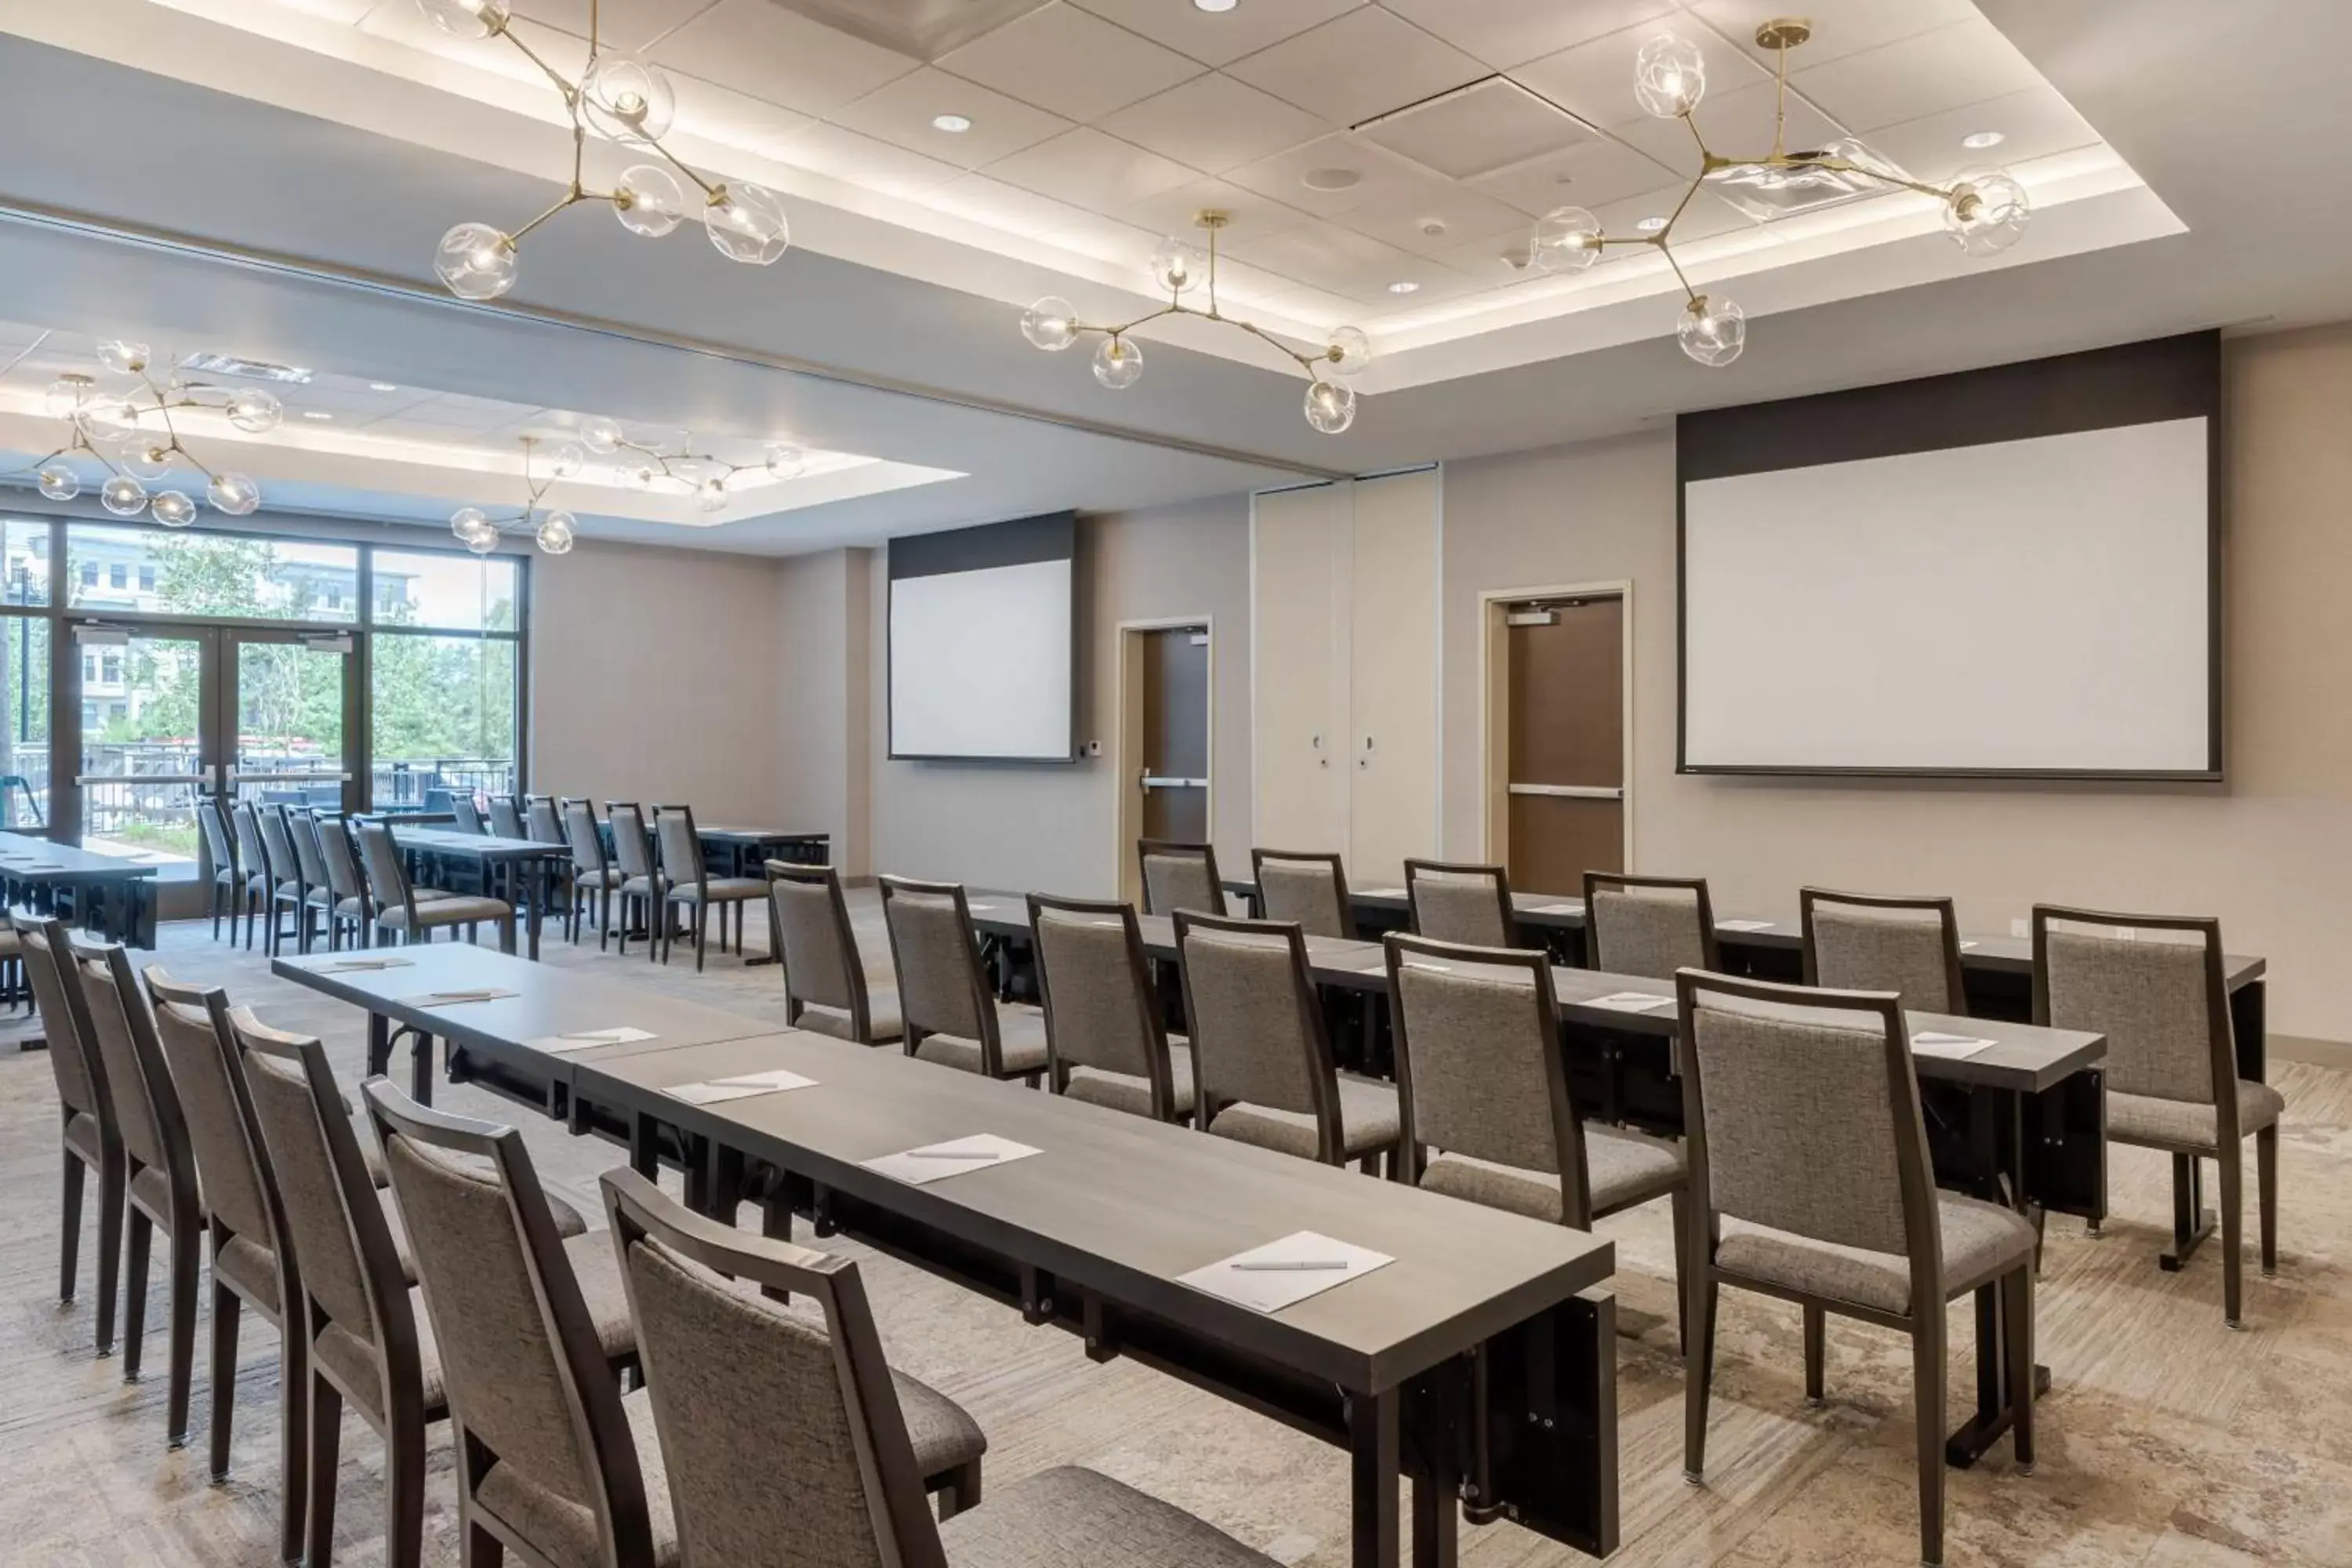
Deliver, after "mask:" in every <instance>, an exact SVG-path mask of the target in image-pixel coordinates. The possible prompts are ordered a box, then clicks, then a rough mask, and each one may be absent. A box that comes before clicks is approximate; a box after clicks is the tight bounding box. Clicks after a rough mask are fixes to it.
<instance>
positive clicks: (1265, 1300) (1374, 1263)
mask: <svg viewBox="0 0 2352 1568" xmlns="http://www.w3.org/2000/svg"><path fill="white" fill-rule="evenodd" d="M1395 1261H1396V1259H1395V1258H1391V1257H1390V1256H1389V1255H1388V1254H1387V1253H1385V1252H1374V1251H1373V1250H1371V1249H1370V1247H1354V1246H1351V1245H1349V1243H1347V1242H1344V1241H1334V1240H1332V1239H1331V1238H1330V1237H1328V1236H1319V1235H1318V1234H1317V1233H1315V1232H1314V1231H1311V1230H1301V1231H1294V1232H1292V1233H1291V1234H1290V1235H1288V1236H1286V1237H1283V1238H1282V1239H1281V1240H1279V1241H1269V1242H1267V1243H1266V1244H1265V1246H1264V1247H1252V1248H1250V1249H1249V1250H1248V1251H1247V1252H1237V1253H1235V1254H1234V1255H1233V1256H1232V1257H1231V1258H1219V1259H1218V1260H1217V1261H1216V1262H1214V1263H1212V1264H1210V1265H1209V1266H1208V1267H1206V1268H1195V1269H1193V1270H1192V1272H1191V1273H1190V1274H1180V1275H1178V1276H1177V1277H1176V1282H1177V1283H1178V1284H1179V1285H1190V1286H1191V1287H1192V1289H1195V1290H1201V1291H1205V1292H1206V1293H1207V1294H1209V1295H1212V1296H1216V1297H1219V1298H1222V1299H1223V1300H1227V1301H1233V1302H1237V1303H1239V1304H1240V1305H1242V1306H1244V1307H1247V1308H1249V1309H1250V1310H1252V1311H1255V1312H1279V1311H1281V1310H1283V1309H1284V1308H1285V1307H1295V1306H1297V1304H1298V1303H1299V1302H1301V1301H1304V1300H1307V1298H1308V1297H1310V1296H1319V1295H1321V1294H1322V1293H1323V1292H1324V1291H1326V1290H1328V1289H1331V1288H1332V1287H1333V1286H1334V1285H1344V1284H1346V1283H1347V1282H1348V1281H1349V1280H1350V1279H1361V1278H1363V1277H1364V1276H1365V1275H1367V1274H1370V1272H1371V1271H1372V1270H1373V1269H1375V1268H1387V1267H1388V1266H1389V1265H1390V1264H1391V1263H1393V1262H1395Z"/></svg>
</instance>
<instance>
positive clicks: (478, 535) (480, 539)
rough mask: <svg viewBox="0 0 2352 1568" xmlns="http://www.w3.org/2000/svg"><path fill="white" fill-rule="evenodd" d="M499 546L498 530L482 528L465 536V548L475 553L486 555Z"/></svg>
mask: <svg viewBox="0 0 2352 1568" xmlns="http://www.w3.org/2000/svg"><path fill="white" fill-rule="evenodd" d="M498 547H499V531H498V530H497V529H495V528H488V527H486V528H482V529H480V530H478V531H475V532H473V533H469V534H467V536H466V548H467V549H468V550H470V551H472V552H474V553H475V554H477V555H488V553H489V552H491V551H493V550H496V549H497V548H498Z"/></svg>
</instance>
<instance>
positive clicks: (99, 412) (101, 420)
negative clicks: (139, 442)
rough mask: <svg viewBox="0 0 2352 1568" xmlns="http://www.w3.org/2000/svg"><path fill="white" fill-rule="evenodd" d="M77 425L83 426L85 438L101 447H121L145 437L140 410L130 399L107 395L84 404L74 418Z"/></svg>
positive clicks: (82, 431) (99, 396)
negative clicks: (124, 443) (126, 442)
mask: <svg viewBox="0 0 2352 1568" xmlns="http://www.w3.org/2000/svg"><path fill="white" fill-rule="evenodd" d="M74 423H76V424H77V425H79V426H81V433H82V434H83V435H84V436H86V437H89V439H90V440H91V441H92V442H94V443H96V444H97V445H99V446H101V447H118V446H121V444H122V443H123V442H125V441H131V440H136V439H137V438H138V437H139V436H140V435H141V434H142V432H141V430H140V428H139V410H138V407H137V406H136V405H133V404H132V403H131V400H130V399H129V398H127V397H116V396H113V395H110V394H106V393H100V395H97V396H95V397H92V398H91V399H90V400H89V402H87V403H84V404H83V405H81V408H80V411H79V413H77V414H76V415H75V416H74Z"/></svg>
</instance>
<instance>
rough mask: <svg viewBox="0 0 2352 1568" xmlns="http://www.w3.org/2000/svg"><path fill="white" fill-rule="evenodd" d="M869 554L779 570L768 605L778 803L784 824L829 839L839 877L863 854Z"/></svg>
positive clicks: (842, 554)
mask: <svg viewBox="0 0 2352 1568" xmlns="http://www.w3.org/2000/svg"><path fill="white" fill-rule="evenodd" d="M873 563H874V552H872V551H870V550H827V551H824V552H821V553H818V554H815V555H799V556H793V557H790V558H788V559H787V560H785V561H784V563H782V565H783V569H782V574H781V584H780V587H779V595H780V597H779V600H778V605H777V616H776V619H777V631H778V635H779V637H780V638H781V646H780V658H781V663H782V668H783V669H784V670H785V671H787V672H789V678H788V679H785V680H784V681H783V682H782V691H781V693H780V708H781V711H782V724H783V731H782V758H781V760H780V772H779V776H778V781H777V782H778V796H779V798H780V799H781V800H782V802H783V803H784V804H783V809H784V811H785V815H786V816H788V817H790V818H791V825H792V826H802V825H805V826H807V827H809V828H812V829H817V830H821V831H823V832H825V833H827V834H830V835H832V837H833V863H834V865H835V868H838V869H839V870H840V871H841V873H842V875H844V876H845V877H858V876H864V875H865V874H866V872H867V870H868V868H869V864H870V861H871V857H872V842H871V833H870V827H869V823H870V807H871V805H872V784H871V779H872V767H871V760H870V758H869V757H868V755H867V733H868V731H867V724H868V719H869V714H870V707H869V703H868V700H867V694H868V681H867V670H868V667H869V666H868V661H869V656H870V650H869V647H868V641H867V638H868V632H867V625H866V623H867V616H868V615H869V613H870V607H871V603H872V599H871V593H870V590H869V586H868V585H869V584H870V582H871V579H872V571H873Z"/></svg>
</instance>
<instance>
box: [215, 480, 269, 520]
mask: <svg viewBox="0 0 2352 1568" xmlns="http://www.w3.org/2000/svg"><path fill="white" fill-rule="evenodd" d="M205 500H209V501H211V502H212V503H213V507H214V509H215V510H218V511H224V512H226V513H227V514H228V515H229V516H231V517H247V516H250V515H251V514H252V513H254V512H256V511H257V510H260V508H261V487H260V485H258V484H257V483H256V482H255V481H254V478H253V476H252V475H251V474H239V473H231V472H226V471H225V472H222V473H217V474H215V475H214V476H213V479H212V483H210V484H208V485H206V486H205Z"/></svg>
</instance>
